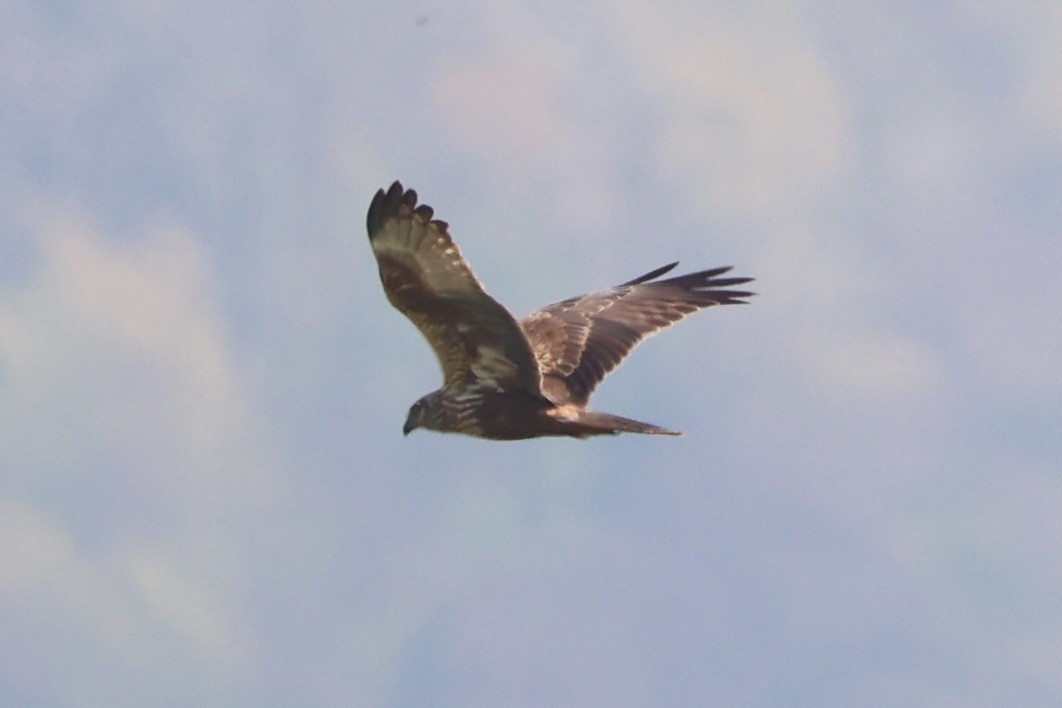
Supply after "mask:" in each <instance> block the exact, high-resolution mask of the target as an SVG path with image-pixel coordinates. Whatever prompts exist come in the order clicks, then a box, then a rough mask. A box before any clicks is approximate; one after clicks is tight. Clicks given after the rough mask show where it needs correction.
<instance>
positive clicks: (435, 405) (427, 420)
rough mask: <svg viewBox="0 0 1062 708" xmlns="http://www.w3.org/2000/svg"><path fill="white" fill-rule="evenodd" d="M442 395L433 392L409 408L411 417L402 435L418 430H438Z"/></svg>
mask: <svg viewBox="0 0 1062 708" xmlns="http://www.w3.org/2000/svg"><path fill="white" fill-rule="evenodd" d="M440 395H441V394H440V393H439V392H438V391H433V392H432V393H429V394H428V395H427V396H424V397H423V398H421V399H420V400H419V401H417V402H416V403H414V404H413V405H412V406H410V407H409V415H407V416H406V423H405V425H403V426H402V434H403V435H409V434H410V433H411V432H413V431H414V430H416V429H417V428H427V429H428V430H438V429H439V424H438V421H437V419H438V417H439V416H438V413H437V411H438V410H439V400H438V399H439V398H440Z"/></svg>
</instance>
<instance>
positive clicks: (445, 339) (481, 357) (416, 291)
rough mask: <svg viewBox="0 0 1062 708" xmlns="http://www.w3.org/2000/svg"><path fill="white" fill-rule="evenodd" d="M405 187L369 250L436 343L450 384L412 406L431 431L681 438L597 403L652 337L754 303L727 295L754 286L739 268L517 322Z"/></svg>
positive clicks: (576, 303)
mask: <svg viewBox="0 0 1062 708" xmlns="http://www.w3.org/2000/svg"><path fill="white" fill-rule="evenodd" d="M433 214H434V212H433V210H432V209H431V207H428V206H426V205H417V194H416V192H414V191H413V190H411V189H410V190H405V189H403V187H402V185H401V184H400V183H398V182H395V183H394V184H392V185H391V187H390V189H388V190H387V191H386V192H385V191H384V190H382V189H381V190H380V191H378V192H377V193H376V196H375V197H374V198H373V200H372V204H371V205H370V206H369V213H368V218H367V225H368V230H369V240H370V243H371V244H372V248H373V252H374V254H375V255H376V259H377V262H378V264H379V268H380V279H381V281H382V282H383V285H384V291H385V292H386V294H387V298H388V300H390V302H391V304H392V305H394V306H395V307H396V308H397V309H398V310H399V311H401V312H402V313H403V314H405V315H406V316H407V317H408V318H409V319H410V320H411V321H412V322H413V323H414V324H415V325H416V326H417V328H418V329H420V331H421V333H422V334H423V335H424V337H425V338H426V339H427V340H428V342H429V343H430V344H431V346H432V349H434V351H435V354H436V356H437V357H438V358H439V363H440V365H441V366H442V369H443V386H442V387H441V388H439V389H438V390H436V391H433V392H432V393H429V394H428V395H426V396H424V397H423V398H421V399H420V400H419V401H417V402H416V403H414V404H413V407H412V408H410V411H409V416H408V418H407V420H406V425H405V427H404V428H403V431H404V432H405V433H407V434H408V433H409V432H410V431H411V430H413V429H414V428H418V427H423V428H428V429H430V430H436V431H440V432H456V433H464V434H466V435H473V436H477V437H482V438H489V439H492V440H520V439H525V438H535V437H542V436H569V437H577V438H586V437H590V436H594V435H611V434H615V433H621V432H632V433H647V434H657V435H678V434H679V433H676V432H673V431H670V430H665V429H664V428H660V427H657V426H655V425H650V424H648V423H642V422H639V421H636V420H631V419H629V418H622V417H620V416H614V415H610V414H608V413H598V412H594V411H589V410H587V408H586V405H587V402H588V400H589V397H590V394H591V393H592V392H593V390H594V388H595V387H596V386H597V384H598V383H600V382H601V380H602V379H603V378H604V377H605V375H606V374H608V372H610V371H612V369H614V368H615V367H616V366H618V365H619V363H620V362H621V361H622V360H623V358H624V357H625V356H626V355H627V354H629V353H630V351H631V350H632V349H633V348H634V347H635V346H637V344H638V343H639V342H641V341H642V340H643V339H644V338H645V337H647V336H649V335H651V334H653V333H655V332H657V331H659V330H660V329H663V328H664V327H667V326H669V325H671V324H674V323H675V322H677V321H679V320H681V319H682V318H684V317H686V316H687V315H689V314H690V313H692V312H695V311H697V310H699V309H701V308H704V307H708V306H710V305H716V304H733V303H740V302H743V300H742V299H741V298H745V297H749V296H751V295H752V293H749V292H745V291H739V290H725V289H720V288H727V287H730V286H734V285H740V284H743V283H747V282H749V281H750V280H751V278H723V277H719V276H722V275H723V274H725V273H726V272H727V271H729V270H730V269H729V268H716V269H713V270H706V271H701V272H699V273H691V274H689V275H684V276H679V277H676V278H670V279H667V280H655V279H656V278H658V277H660V276H661V275H663V274H665V273H667V272H668V271H670V270H671V269H672V268H674V267H675V265H677V264H676V263H672V264H670V265H668V266H664V267H662V268H658V269H656V270H654V271H652V272H650V273H646V274H645V275H643V276H641V277H640V278H635V279H634V280H631V281H628V282H626V283H624V284H622V285H618V286H616V287H614V288H610V289H609V290H605V291H602V292H598V293H591V294H587V295H581V296H579V297H574V298H571V299H569V300H564V301H562V302H558V303H555V304H553V305H548V306H546V307H544V308H542V309H540V310H538V311H536V312H534V313H532V314H531V315H529V316H527V317H525V318H524V319H522V320H519V321H517V320H516V319H515V318H514V317H513V316H512V315H511V314H510V313H509V311H508V310H506V309H505V308H504V307H502V306H501V305H500V304H498V302H497V301H495V300H494V299H493V298H491V297H490V295H488V294H487V293H486V292H484V290H483V288H482V286H481V285H480V284H479V281H478V280H476V278H475V276H474V275H473V274H472V271H471V269H470V268H469V267H468V263H467V262H466V261H465V260H464V258H462V257H461V254H460V252H459V251H458V249H457V246H455V245H454V243H453V241H452V240H451V238H450V235H449V233H448V226H447V224H446V223H445V222H443V221H438V220H433V219H432V216H433Z"/></svg>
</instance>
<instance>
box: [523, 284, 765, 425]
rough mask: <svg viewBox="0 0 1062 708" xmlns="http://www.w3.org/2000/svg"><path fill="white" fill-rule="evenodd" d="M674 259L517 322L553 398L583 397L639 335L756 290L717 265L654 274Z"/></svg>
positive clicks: (575, 399)
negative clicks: (745, 288) (683, 272)
mask: <svg viewBox="0 0 1062 708" xmlns="http://www.w3.org/2000/svg"><path fill="white" fill-rule="evenodd" d="M676 265H678V263H672V264H670V265H666V266H664V267H662V268H657V269H656V270H654V271H652V272H650V273H646V274H645V275H643V276H641V277H639V278H635V279H634V280H631V281H629V282H626V283H624V284H623V285H617V286H616V287H614V288H611V289H609V290H605V291H602V292H599V293H591V294H588V295H580V296H579V297H573V298H571V299H569V300H565V301H564V302H558V303H556V304H553V305H548V306H546V307H543V308H542V309H541V310H538V311H537V312H534V313H532V314H531V315H529V316H528V317H526V318H524V319H523V320H521V321H520V326H521V327H523V330H524V332H525V333H526V335H527V339H528V341H530V342H531V349H532V350H533V351H534V353H535V357H536V358H537V359H538V364H539V367H540V368H541V370H542V391H543V393H544V394H545V395H546V396H547V397H548V398H549V399H550V400H551V401H553V402H554V403H557V404H558V405H560V404H564V403H574V404H578V405H582V404H585V403H586V401H587V399H588V398H589V397H590V394H591V393H592V392H593V390H594V388H595V387H596V386H597V385H598V384H599V383H601V380H602V379H604V378H605V375H606V374H608V373H609V372H610V371H612V370H613V369H615V368H616V367H617V366H619V364H620V362H621V361H623V359H624V357H626V356H627V355H628V354H630V352H631V350H632V349H634V347H636V346H637V345H638V343H639V342H641V341H642V340H643V339H645V338H646V337H648V336H649V335H651V334H654V333H656V332H658V331H660V330H661V329H664V328H665V327H669V326H670V325H672V324H674V323H676V322H678V321H679V320H681V319H683V318H685V317H686V316H687V315H689V314H691V313H693V312H696V311H697V310H699V309H701V308H704V307H709V306H710V305H730V304H738V303H741V304H743V303H744V300H743V299H742V298H746V297H750V296H751V295H753V293H750V292H745V291H743V290H726V289H725V288H728V287H731V286H734V285H741V284H743V283H747V282H749V281H751V280H752V278H722V277H719V276H722V275H723V274H725V273H726V272H728V271H729V270H730V268H715V269H712V270H704V271H700V272H698V273H691V274H689V275H682V276H678V277H676V278H669V279H668V280H658V281H654V279H655V278H658V277H660V276H661V275H664V274H665V273H667V272H668V271H670V270H671V269H672V268H674V267H675V266H676Z"/></svg>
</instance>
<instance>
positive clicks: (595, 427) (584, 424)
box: [572, 411, 682, 437]
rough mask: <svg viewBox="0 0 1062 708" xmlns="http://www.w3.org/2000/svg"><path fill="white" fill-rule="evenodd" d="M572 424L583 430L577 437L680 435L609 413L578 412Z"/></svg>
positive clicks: (673, 431)
mask: <svg viewBox="0 0 1062 708" xmlns="http://www.w3.org/2000/svg"><path fill="white" fill-rule="evenodd" d="M572 424H574V425H576V426H578V427H580V428H582V429H584V430H585V432H584V433H582V434H581V435H579V437H588V436H590V435H615V434H616V433H642V434H643V435H682V433H680V432H677V431H675V430H668V429H667V428H661V427H659V426H656V425H651V424H649V423H642V422H641V421H637V420H631V419H630V418H624V417H622V416H618V415H612V414H610V413H595V412H594V411H580V412H579V417H578V418H577V419H576V420H574V421H572Z"/></svg>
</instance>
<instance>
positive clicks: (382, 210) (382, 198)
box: [365, 180, 447, 239]
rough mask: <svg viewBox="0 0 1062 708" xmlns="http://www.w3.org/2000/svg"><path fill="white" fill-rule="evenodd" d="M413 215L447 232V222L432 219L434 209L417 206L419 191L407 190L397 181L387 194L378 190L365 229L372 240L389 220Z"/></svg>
mask: <svg viewBox="0 0 1062 708" xmlns="http://www.w3.org/2000/svg"><path fill="white" fill-rule="evenodd" d="M411 214H415V215H416V216H417V218H418V219H419V220H420V221H422V222H423V223H428V222H431V223H433V224H435V226H436V228H438V229H439V230H440V231H444V232H445V231H446V229H447V224H446V222H445V221H440V220H438V219H433V218H432V217H433V216H435V210H434V209H432V208H431V207H430V206H428V205H427V204H420V205H418V204H417V190H415V189H405V188H404V187H403V186H402V183H401V182H399V181H398V180H395V181H394V182H392V183H391V186H390V187H388V189H387V191H386V192H385V191H384V190H382V189H378V190H376V195H375V196H373V198H372V202H371V203H370V204H369V211H368V213H367V214H366V216H365V227H366V229H367V230H368V232H369V238H370V239H372V237H373V234H375V233H376V232H377V231H379V230H380V228H381V227H382V226H383V225H384V222H385V221H387V220H388V219H389V218H392V217H395V216H406V217H408V216H409V215H411Z"/></svg>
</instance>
